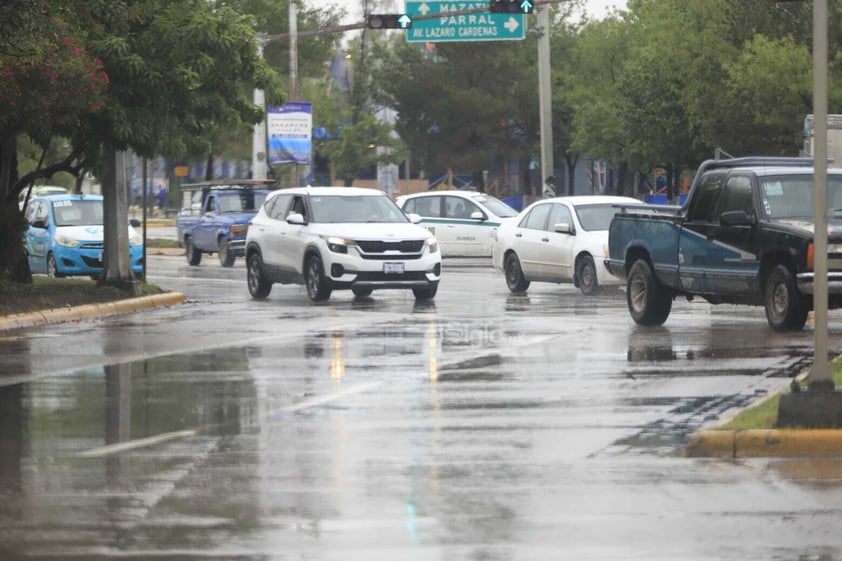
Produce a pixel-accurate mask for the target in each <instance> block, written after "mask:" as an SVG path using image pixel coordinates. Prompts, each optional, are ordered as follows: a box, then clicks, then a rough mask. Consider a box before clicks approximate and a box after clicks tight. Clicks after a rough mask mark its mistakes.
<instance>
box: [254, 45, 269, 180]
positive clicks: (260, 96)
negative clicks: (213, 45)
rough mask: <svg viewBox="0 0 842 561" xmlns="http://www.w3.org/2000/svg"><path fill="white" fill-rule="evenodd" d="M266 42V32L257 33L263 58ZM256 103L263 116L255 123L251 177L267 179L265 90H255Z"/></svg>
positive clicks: (258, 51)
mask: <svg viewBox="0 0 842 561" xmlns="http://www.w3.org/2000/svg"><path fill="white" fill-rule="evenodd" d="M265 43H266V34H265V33H258V34H257V54H258V56H259V57H260V58H263V46H264V45H265ZM254 105H255V106H256V107H259V108H260V110H261V112H262V114H263V117H262V119H261V120H260V122H259V123H257V124H256V125H254V130H253V132H252V140H251V178H252V179H266V175H267V171H268V167H267V164H266V159H267V158H266V95H265V94H264V92H263V90H259V89H255V90H254Z"/></svg>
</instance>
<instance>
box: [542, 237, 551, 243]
mask: <svg viewBox="0 0 842 561" xmlns="http://www.w3.org/2000/svg"><path fill="white" fill-rule="evenodd" d="M541 241H542V242H548V241H550V238H541Z"/></svg>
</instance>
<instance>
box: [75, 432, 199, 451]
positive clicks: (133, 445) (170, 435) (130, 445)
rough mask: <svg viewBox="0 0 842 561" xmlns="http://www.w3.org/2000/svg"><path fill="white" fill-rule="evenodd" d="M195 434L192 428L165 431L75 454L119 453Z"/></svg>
mask: <svg viewBox="0 0 842 561" xmlns="http://www.w3.org/2000/svg"><path fill="white" fill-rule="evenodd" d="M195 435H196V430H194V429H190V430H180V431H175V432H165V433H162V434H157V435H155V436H149V437H146V438H139V439H137V440H129V441H126V442H119V443H117V444H109V445H108V446H100V447H99V448H93V449H91V450H86V451H85V452H80V453H79V454H77V456H78V457H80V458H101V457H103V456H110V455H112V454H119V453H120V452H125V451H127V450H136V449H138V448H145V447H147V446H154V445H156V444H160V443H162V442H167V441H170V440H176V439H179V438H187V437H189V436H195Z"/></svg>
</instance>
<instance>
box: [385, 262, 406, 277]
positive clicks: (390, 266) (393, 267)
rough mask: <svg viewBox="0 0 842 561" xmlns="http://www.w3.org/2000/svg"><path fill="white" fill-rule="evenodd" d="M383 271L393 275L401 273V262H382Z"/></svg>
mask: <svg viewBox="0 0 842 561" xmlns="http://www.w3.org/2000/svg"><path fill="white" fill-rule="evenodd" d="M383 272H384V273H387V274H393V275H402V274H403V263H383Z"/></svg>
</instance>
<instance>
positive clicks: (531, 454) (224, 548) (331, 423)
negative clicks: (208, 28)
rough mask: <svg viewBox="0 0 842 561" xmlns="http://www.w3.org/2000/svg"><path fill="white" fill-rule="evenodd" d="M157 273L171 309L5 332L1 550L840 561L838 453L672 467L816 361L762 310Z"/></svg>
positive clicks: (549, 293)
mask: <svg viewBox="0 0 842 561" xmlns="http://www.w3.org/2000/svg"><path fill="white" fill-rule="evenodd" d="M149 277H150V280H151V282H154V283H156V284H159V285H162V286H165V287H168V288H172V289H174V290H179V291H182V292H184V293H185V294H186V295H187V296H188V302H187V304H185V305H184V306H180V307H174V308H169V309H158V310H148V311H144V312H141V313H137V314H129V315H124V316H119V317H113V318H106V319H103V320H99V321H86V322H81V323H78V324H70V325H61V326H52V327H46V328H39V329H31V330H25V331H22V332H17V333H12V334H8V333H7V334H4V335H3V336H2V337H0V372H2V373H3V374H2V376H0V559H2V560H4V561H5V560H6V559H30V558H35V559H40V558H45V559H46V558H49V559H79V560H82V559H85V560H88V559H110V558H130V559H155V560H167V561H174V560H182V559H191V560H192V559H237V560H249V561H257V560H260V561H264V560H287V559H290V560H292V559H295V560H302V559H306V560H311V559H312V560H334V559H336V560H340V559H341V560H357V559H359V560H363V559H364V560H381V559H382V560H394V559H400V560H414V559H423V560H428V559H436V560H444V559H446V560H461V559H465V560H468V559H470V560H497V559H499V560H510V559H519V560H545V559H842V462H840V461H833V460H830V461H828V460H825V461H809V462H806V461H780V460H752V461H740V462H729V461H722V460H689V459H685V458H683V457H682V446H683V444H684V442H685V441H686V439H687V437H688V436H689V435H690V434H692V433H693V432H694V431H695V430H697V429H698V428H700V427H703V426H709V425H710V424H712V423H715V422H716V421H717V419H722V418H724V417H727V416H729V415H730V414H732V413H733V412H734V411H736V410H737V409H738V408H740V407H742V406H744V405H745V404H747V403H749V402H751V401H753V400H754V399H757V398H758V397H760V396H763V395H766V394H768V392H770V391H774V390H775V389H777V388H779V387H781V386H783V385H785V384H786V383H787V382H788V376H791V375H793V374H794V373H796V372H797V371H798V370H800V368H802V367H803V366H805V365H806V364H807V363H808V362H809V359H810V358H811V356H812V334H811V333H810V332H809V331H807V330H805V331H804V332H802V333H797V334H788V335H781V334H776V333H774V332H772V331H771V330H769V328H768V326H767V325H766V321H765V317H764V315H763V311H762V309H760V308H747V307H732V306H727V307H713V306H709V305H707V304H704V303H697V302H696V303H687V302H676V305H675V306H674V308H673V313H672V315H671V316H670V318H669V320H668V321H667V323H666V325H665V326H664V327H663V328H659V329H640V328H636V327H634V325H633V323H632V322H631V320H630V319H629V317H628V312H627V311H626V309H625V301H624V296H623V294H622V292H621V291H619V290H611V291H608V292H607V293H606V294H603V295H600V296H598V297H596V298H588V297H585V296H582V295H581V294H580V293H579V292H578V291H577V290H575V289H574V288H572V287H566V286H551V285H544V286H542V285H533V288H532V289H531V290H530V291H529V293H528V295H527V296H513V295H510V294H508V291H507V290H506V288H505V283H504V281H503V278H502V275H500V274H498V273H496V272H494V271H492V270H491V269H490V268H488V267H487V264H486V263H485V262H483V261H478V260H452V261H449V262H447V263H446V267H445V275H444V278H443V281H442V285H441V287H440V289H439V294H438V296H437V297H436V299H435V303H434V304H416V303H415V301H414V300H413V298H412V296H411V293H404V292H395V291H386V292H382V293H378V292H375V293H374V295H373V297H371V298H368V299H362V300H354V299H353V297H352V296H351V295H350V293H343V292H336V293H334V296H333V297H332V298H331V300H330V301H328V302H327V303H324V304H319V305H313V304H311V303H310V302H309V301H308V300H307V297H306V293H305V291H304V290H303V288H301V287H294V286H280V285H276V286H275V287H274V288H273V291H272V294H271V295H270V297H269V298H268V299H267V300H266V301H263V302H255V301H252V300H251V299H250V298H249V297H248V293H247V290H246V287H245V280H244V277H245V269H244V267H243V264H242V262H241V261H238V263H237V264H236V266H235V267H234V268H233V269H223V268H221V267H220V266H219V264H218V262H217V261H216V260H215V258H213V257H212V256H205V260H204V261H203V263H202V265H201V266H200V267H199V268H190V267H187V265H186V263H185V261H184V259H183V258H177V257H154V256H153V257H151V258H150V269H149ZM840 320H842V316H840V314H839V313H838V312H832V313H831V322H832V323H831V349H832V350H838V349H839V348H841V347H842V340H840V338H839V336H838V334H839V333H841V332H842V330H840V328H842V323H840Z"/></svg>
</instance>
